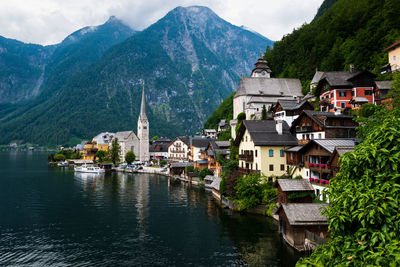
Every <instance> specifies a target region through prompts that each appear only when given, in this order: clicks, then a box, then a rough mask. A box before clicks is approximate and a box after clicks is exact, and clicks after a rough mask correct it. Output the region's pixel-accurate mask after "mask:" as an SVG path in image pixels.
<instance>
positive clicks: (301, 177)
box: [293, 174, 303, 179]
mask: <svg viewBox="0 0 400 267" xmlns="http://www.w3.org/2000/svg"><path fill="white" fill-rule="evenodd" d="M293 179H303V176H301V175H300V174H299V175H296V176H295V177H293Z"/></svg>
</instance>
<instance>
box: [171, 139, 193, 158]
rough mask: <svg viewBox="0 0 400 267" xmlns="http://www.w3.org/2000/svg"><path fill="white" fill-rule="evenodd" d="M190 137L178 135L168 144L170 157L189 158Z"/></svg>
mask: <svg viewBox="0 0 400 267" xmlns="http://www.w3.org/2000/svg"><path fill="white" fill-rule="evenodd" d="M189 154H190V138H189V136H179V137H176V138H175V139H174V140H172V142H171V143H170V144H169V145H168V158H169V159H172V160H189Z"/></svg>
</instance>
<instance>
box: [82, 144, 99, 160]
mask: <svg viewBox="0 0 400 267" xmlns="http://www.w3.org/2000/svg"><path fill="white" fill-rule="evenodd" d="M97 151H98V148H97V143H96V142H86V143H85V146H84V148H83V152H82V160H84V161H93V160H94V157H95V155H96V152H97Z"/></svg>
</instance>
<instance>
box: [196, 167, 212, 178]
mask: <svg viewBox="0 0 400 267" xmlns="http://www.w3.org/2000/svg"><path fill="white" fill-rule="evenodd" d="M207 175H214V173H213V171H212V170H209V169H208V168H204V169H202V170H201V171H200V172H199V177H200V179H204V177H206V176H207Z"/></svg>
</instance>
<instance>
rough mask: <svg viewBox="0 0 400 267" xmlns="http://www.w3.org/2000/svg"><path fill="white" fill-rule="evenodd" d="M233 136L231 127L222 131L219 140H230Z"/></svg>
mask: <svg viewBox="0 0 400 267" xmlns="http://www.w3.org/2000/svg"><path fill="white" fill-rule="evenodd" d="M231 138H232V135H231V128H228V129H226V130H223V131H221V132H220V133H219V136H218V140H219V141H229V140H230V139H231Z"/></svg>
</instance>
